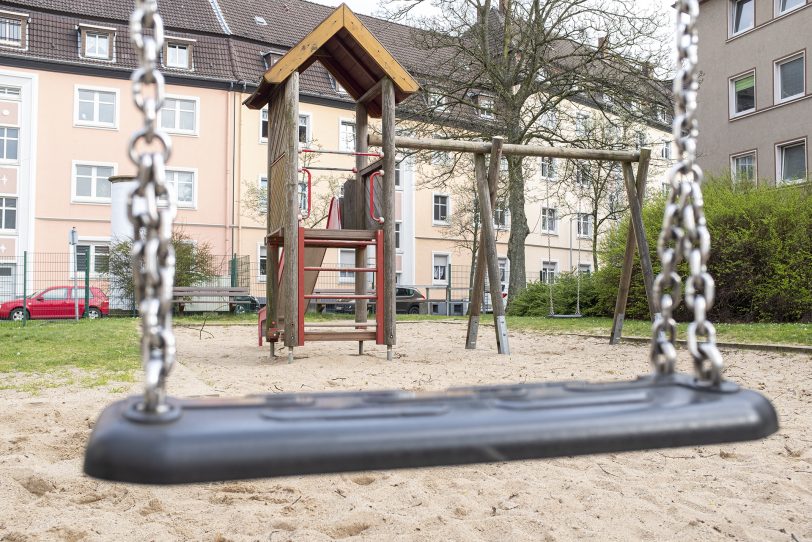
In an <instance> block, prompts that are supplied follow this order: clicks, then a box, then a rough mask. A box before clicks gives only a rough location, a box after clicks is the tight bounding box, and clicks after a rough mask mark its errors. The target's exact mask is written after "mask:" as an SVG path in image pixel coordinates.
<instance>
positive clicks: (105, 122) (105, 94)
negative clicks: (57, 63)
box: [74, 87, 118, 128]
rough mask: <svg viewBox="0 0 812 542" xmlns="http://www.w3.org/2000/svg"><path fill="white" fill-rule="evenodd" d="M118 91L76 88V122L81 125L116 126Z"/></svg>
mask: <svg viewBox="0 0 812 542" xmlns="http://www.w3.org/2000/svg"><path fill="white" fill-rule="evenodd" d="M117 98H118V91H115V90H111V91H110V90H96V89H90V88H78V87H77V88H76V104H75V108H76V113H75V117H74V122H75V123H76V124H77V125H80V126H98V127H105V128H115V127H116V122H117V119H116V102H117V101H118V100H117Z"/></svg>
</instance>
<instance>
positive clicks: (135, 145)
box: [127, 0, 176, 413]
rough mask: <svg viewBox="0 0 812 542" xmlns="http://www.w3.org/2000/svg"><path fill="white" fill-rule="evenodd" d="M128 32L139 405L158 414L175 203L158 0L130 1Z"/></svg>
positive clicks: (170, 358)
mask: <svg viewBox="0 0 812 542" xmlns="http://www.w3.org/2000/svg"><path fill="white" fill-rule="evenodd" d="M130 36H131V39H132V41H133V44H134V45H135V49H136V51H137V53H138V62H139V66H138V68H137V69H136V70H135V71H134V72H133V74H132V78H131V81H132V86H133V100H134V102H135V105H136V107H138V109H140V110H141V112H142V114H143V119H144V126H143V127H142V128H141V129H139V130H138V131H136V132H135V134H133V136H132V138H131V139H130V142H129V155H130V160H132V162H133V163H134V164H135V165H136V166H137V168H138V174H137V178H136V180H137V181H138V187H137V188H136V189H135V191H134V192H133V193H132V194H131V195H130V197H129V199H128V200H127V212H128V216H129V219H130V222H131V223H132V225H133V236H134V239H133V248H132V261H133V276H134V282H135V300H136V302H137V304H138V312H139V315H140V316H141V328H142V338H141V361H142V364H143V367H144V373H145V376H144V401H143V404H142V405H141V408H142V409H143V410H144V411H145V412H150V413H159V412H163V411H165V410H166V409H167V406H166V403H165V399H166V378H167V376H168V375H169V372H170V371H171V370H172V366H173V365H174V362H175V335H174V333H173V332H172V285H173V282H174V277H175V251H174V249H173V248H172V221H173V219H174V217H175V212H176V207H175V201H174V198H173V197H172V196H171V195H170V191H169V189H168V187H167V184H166V169H165V164H166V162H167V160H168V159H169V155H170V154H171V151H172V142H171V140H170V138H169V136H168V135H167V134H166V133H165V132H163V131H161V130H160V129H158V127H157V125H156V123H157V118H158V113H159V112H160V110H161V106H162V105H163V102H164V78H163V76H162V75H161V73H160V72H159V71H158V68H157V66H158V52H159V51H160V50H161V49H162V47H163V42H164V26H163V20H162V19H161V16H160V15H159V14H158V2H157V0H136V1H135V9H134V11H133V13H132V16H131V17H130ZM139 146H140V147H142V150H139ZM164 200H165V201H164ZM159 201H160V205H159Z"/></svg>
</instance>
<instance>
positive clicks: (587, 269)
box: [578, 263, 592, 276]
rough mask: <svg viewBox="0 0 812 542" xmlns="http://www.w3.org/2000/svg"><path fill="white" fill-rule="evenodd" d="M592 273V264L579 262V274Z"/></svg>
mask: <svg viewBox="0 0 812 542" xmlns="http://www.w3.org/2000/svg"><path fill="white" fill-rule="evenodd" d="M591 273H592V266H591V265H590V264H588V263H579V264H578V274H579V275H587V276H589V275H590V274H591Z"/></svg>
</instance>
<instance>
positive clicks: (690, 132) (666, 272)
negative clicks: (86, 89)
mask: <svg viewBox="0 0 812 542" xmlns="http://www.w3.org/2000/svg"><path fill="white" fill-rule="evenodd" d="M676 11H677V56H678V57H677V67H678V70H677V76H676V77H675V78H674V124H673V129H674V141H675V144H676V146H677V149H678V161H677V163H676V164H675V165H674V167H672V168H671V170H670V171H669V173H668V179H669V182H670V184H671V190H670V192H669V197H668V200H667V202H666V206H665V213H664V215H665V216H664V219H663V228H662V230H661V231H660V237H659V239H658V241H657V253H658V255H659V257H660V261H661V263H662V270H661V271H660V274H659V275H657V278H656V279H655V281H654V295H655V297H657V298H659V299H660V312H659V313H658V314H657V315H656V317H655V319H654V325H653V330H652V331H653V337H652V342H651V362H652V364H653V365H654V368H655V371H656V372H657V373H658V374H670V373H673V372H674V370H675V366H676V361H677V350H676V347H675V341H676V338H677V322H676V320H675V319H674V316H673V311H674V309H675V308H676V307H677V306H678V305H679V303H680V299H681V297H682V296H683V285H682V278H681V277H680V275H679V273H678V272H677V268H678V266H679V264H680V262H682V261H685V262H687V264H688V269H689V275H688V277H687V278H686V280H685V288H684V297H685V305H686V306H687V307H688V309H690V310H691V311H693V316H694V319H693V322H692V323H691V324H690V325H689V326H688V350H689V352H690V353H691V356H692V357H693V361H694V369H695V373H696V377H697V379H698V380H699V381H701V382H704V383H709V384H711V385H718V384H719V383H720V382H721V380H722V365H723V363H722V355H721V353H720V352H719V349H718V347H717V346H716V329H715V328H714V326H713V324H712V323H711V322H709V321H708V319H707V312H708V311H709V310H710V308H711V307H712V306H713V298H714V281H713V278H712V277H711V276H710V274H709V273H708V271H707V264H708V258H709V257H710V233H709V232H708V227H707V222H706V220H705V212H704V201H703V198H702V187H701V185H702V181H703V173H702V170H701V169H700V167H699V166H698V165H697V164H696V137H697V134H698V131H699V130H698V122H697V119H696V103H697V102H696V97H697V91H698V89H699V81H698V70H697V37H698V34H697V28H696V21H697V16H698V15H699V0H678V1H677V3H676Z"/></svg>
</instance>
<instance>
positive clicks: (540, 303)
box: [508, 272, 596, 316]
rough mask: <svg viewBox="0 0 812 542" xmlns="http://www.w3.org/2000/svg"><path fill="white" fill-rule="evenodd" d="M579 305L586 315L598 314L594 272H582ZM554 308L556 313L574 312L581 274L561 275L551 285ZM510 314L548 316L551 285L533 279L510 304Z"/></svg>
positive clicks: (577, 300)
mask: <svg viewBox="0 0 812 542" xmlns="http://www.w3.org/2000/svg"><path fill="white" fill-rule="evenodd" d="M580 278H581V280H580V282H581V285H580V307H581V314H583V315H584V316H592V315H595V311H594V306H595V300H596V296H595V286H594V284H593V280H592V277H591V275H581V277H580ZM552 293H553V310H554V311H555V313H556V314H575V312H576V308H577V306H578V304H579V288H578V276H577V275H576V273H574V272H573V273H565V274H561V275H559V276H558V277H557V278H556V281H555V284H553V285H552ZM508 313H509V314H510V315H511V316H548V315H549V314H550V285H549V284H547V283H545V282H533V283H531V284H529V285H528V286H527V288H526V289H525V290H523V291H522V292H521V293H520V294H519V295H518V296H516V298H515V299H513V300H512V301H511V303H510V306H509V307H508Z"/></svg>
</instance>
